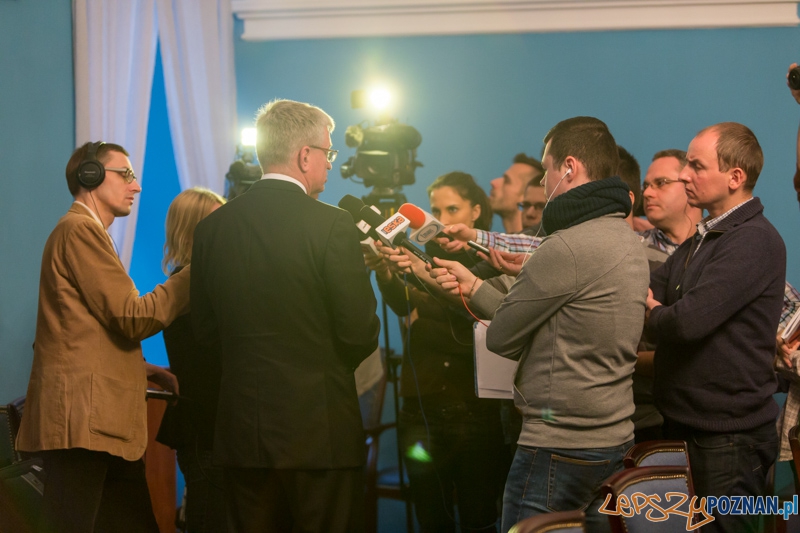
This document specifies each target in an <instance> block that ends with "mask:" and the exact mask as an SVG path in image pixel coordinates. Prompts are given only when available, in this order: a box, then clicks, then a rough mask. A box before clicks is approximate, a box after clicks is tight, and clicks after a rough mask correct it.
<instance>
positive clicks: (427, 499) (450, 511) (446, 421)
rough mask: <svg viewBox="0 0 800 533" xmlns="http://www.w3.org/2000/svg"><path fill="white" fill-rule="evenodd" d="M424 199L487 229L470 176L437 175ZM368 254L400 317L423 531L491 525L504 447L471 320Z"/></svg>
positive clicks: (434, 208)
mask: <svg viewBox="0 0 800 533" xmlns="http://www.w3.org/2000/svg"><path fill="white" fill-rule="evenodd" d="M428 196H429V199H430V207H431V213H432V214H433V215H434V217H436V218H437V219H438V220H439V221H440V222H442V223H443V224H445V225H451V224H457V223H463V224H466V225H467V226H469V227H476V228H480V229H489V226H490V224H491V219H492V211H491V208H490V207H489V201H488V198H487V197H486V193H485V192H484V191H483V190H482V189H481V188H480V187H479V186H478V185H477V184H476V183H475V180H474V179H473V178H472V176H470V175H469V174H465V173H463V172H451V173H449V174H445V175H443V176H440V177H439V178H437V179H436V180H435V181H434V182H433V183H432V184H431V185H430V186H429V187H428ZM426 252H427V253H428V254H429V255H432V256H435V257H441V258H443V259H450V260H455V261H459V262H461V263H463V264H464V265H466V266H473V265H474V264H475V263H476V262H477V261H478V259H476V257H475V256H474V255H473V254H472V252H471V251H470V252H465V251H460V252H456V253H447V252H445V251H443V250H442V249H441V248H440V247H439V246H438V245H437V244H435V243H433V242H432V241H431V242H429V243H428V244H427V245H426ZM366 261H367V265H368V266H369V267H370V268H372V269H373V270H375V273H376V277H377V279H378V287H379V288H380V290H381V293H382V294H383V297H384V299H385V301H386V303H387V304H388V305H389V306H390V307H391V308H392V310H393V311H394V312H395V313H397V315H398V316H401V317H405V325H406V328H405V342H404V354H403V367H402V369H403V371H402V376H401V388H400V393H401V395H402V397H403V405H402V409H401V412H400V418H399V420H398V428H399V432H400V442H401V446H402V447H403V452H404V456H405V464H406V467H407V469H408V475H409V481H410V485H411V496H412V499H413V501H414V507H415V509H416V515H417V520H418V521H419V523H420V526H421V531H423V532H451V531H455V530H456V524H459V525H460V529H461V530H462V531H482V532H488V531H496V527H495V524H496V521H497V499H498V497H499V495H500V494H501V491H502V486H503V482H504V481H505V480H504V474H505V472H503V467H504V466H505V460H504V458H505V454H507V451H506V449H505V447H504V444H503V435H502V429H501V426H500V416H499V408H498V405H497V403H496V401H495V400H485V399H479V398H477V397H476V395H475V377H474V376H475V373H474V363H473V343H472V325H473V322H474V320H473V319H472V318H471V317H470V316H469V314H468V313H467V312H466V310H465V309H463V308H455V307H451V306H450V305H449V304H448V303H446V302H445V301H443V300H439V299H437V298H436V297H434V296H433V295H432V294H430V293H428V292H427V291H426V290H425V289H424V288H423V286H422V285H420V284H418V283H415V282H416V280H414V279H408V280H403V279H401V277H399V276H398V275H393V274H392V272H391V270H390V269H389V264H388V263H387V261H386V260H385V259H383V258H382V257H375V256H374V255H372V256H367V258H366ZM406 281H407V283H406ZM456 503H457V505H458V519H456V517H455V505H456Z"/></svg>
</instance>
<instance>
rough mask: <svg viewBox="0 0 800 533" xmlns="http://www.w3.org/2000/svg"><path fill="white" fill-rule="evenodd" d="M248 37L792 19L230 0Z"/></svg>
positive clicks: (725, 0)
mask: <svg viewBox="0 0 800 533" xmlns="http://www.w3.org/2000/svg"><path fill="white" fill-rule="evenodd" d="M232 7H233V12H234V14H235V15H236V16H237V17H239V18H240V19H242V20H243V21H244V32H243V34H242V38H243V39H244V40H247V41H261V40H282V39H325V38H336V37H374V36H408V35H454V34H477V33H528V32H564V31H609V30H639V29H676V28H733V27H769V26H796V25H798V23H800V19H798V16H797V2H796V1H786V0H772V1H768V0H751V1H744V0H616V1H594V0H555V1H554V0H518V1H503V0H500V1H487V0H232Z"/></svg>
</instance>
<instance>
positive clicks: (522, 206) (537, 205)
mask: <svg viewBox="0 0 800 533" xmlns="http://www.w3.org/2000/svg"><path fill="white" fill-rule="evenodd" d="M531 207H533V208H534V209H536V210H537V211H541V210H543V209H544V204H543V203H541V202H536V203H535V204H532V203H530V202H520V203H518V204H517V209H519V210H520V211H527V210H528V209H530V208H531Z"/></svg>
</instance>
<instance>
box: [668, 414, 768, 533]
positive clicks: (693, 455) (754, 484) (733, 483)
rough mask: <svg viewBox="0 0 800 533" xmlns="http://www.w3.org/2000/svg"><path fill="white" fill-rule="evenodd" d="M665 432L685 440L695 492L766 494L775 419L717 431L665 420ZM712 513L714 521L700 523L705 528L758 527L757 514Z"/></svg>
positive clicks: (742, 529)
mask: <svg viewBox="0 0 800 533" xmlns="http://www.w3.org/2000/svg"><path fill="white" fill-rule="evenodd" d="M664 436H665V438H667V439H678V440H685V441H686V444H687V449H688V450H689V466H690V468H691V470H692V483H693V484H694V492H695V494H696V495H697V496H700V497H702V496H761V495H764V494H765V491H766V485H767V471H768V470H769V467H770V466H772V464H773V463H775V459H776V457H777V456H778V433H777V430H776V429H775V422H773V421H769V422H768V423H766V424H764V425H762V426H760V427H757V428H754V429H750V430H747V431H739V432H735V433H716V432H711V431H701V430H699V429H694V428H691V427H689V426H685V425H683V424H680V423H677V422H675V421H673V420H666V421H665V424H664ZM714 517H715V520H714V521H713V522H711V523H710V524H707V525H705V526H703V531H704V532H707V533H710V532H717V531H727V532H736V533H739V532H756V531H759V530H760V526H759V517H758V516H744V515H742V516H732V515H720V514H719V513H717V512H716V511H715V512H714ZM778 520H782V519H781V518H778Z"/></svg>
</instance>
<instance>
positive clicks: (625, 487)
mask: <svg viewBox="0 0 800 533" xmlns="http://www.w3.org/2000/svg"><path fill="white" fill-rule="evenodd" d="M601 492H602V494H603V497H604V498H605V499H606V501H605V503H604V504H603V507H601V510H602V509H605V510H607V511H610V512H611V513H612V514H610V515H609V516H608V520H609V523H610V524H611V531H612V532H613V533H678V532H681V533H684V532H685V531H686V530H687V527H686V525H687V518H686V517H685V516H680V515H677V514H670V515H669V517H668V519H667V520H664V521H661V522H655V521H652V520H650V519H649V518H648V517H647V512H648V511H652V514H651V516H652V517H654V518H659V517H662V516H663V513H660V512H659V511H658V510H657V509H653V508H652V507H646V508H642V509H641V510H640V512H638V513H635V512H631V510H630V509H631V507H626V508H620V509H618V508H617V507H618V505H617V504H618V503H619V500H620V497H621V496H624V497H625V498H628V501H629V502H631V504H633V503H634V499H633V496H634V495H635V494H637V493H641V494H642V495H646V496H650V495H654V494H657V495H658V496H659V498H660V502H659V503H658V505H659V506H661V507H662V508H669V507H672V506H673V505H675V504H677V503H678V500H677V499H676V498H675V497H674V496H673V497H672V499H667V497H666V494H667V493H680V494H685V495H686V496H687V499H686V501H684V502H683V503H682V504H681V505H680V506H679V507H678V509H679V510H680V511H682V512H684V513H688V512H689V505H690V502H691V498H692V496H694V491H693V490H692V489H691V487H690V485H689V469H688V467H686V466H646V467H635V468H626V469H625V470H622V471H621V472H617V473H616V474H614V475H613V476H611V477H610V478H608V479H607V480H606V481H605V482H604V483H603V486H602V487H601ZM637 499H638V501H640V502H641V496H637ZM618 511H621V512H624V513H625V514H631V515H632V516H624V515H623V514H621V513H619V512H618Z"/></svg>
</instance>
